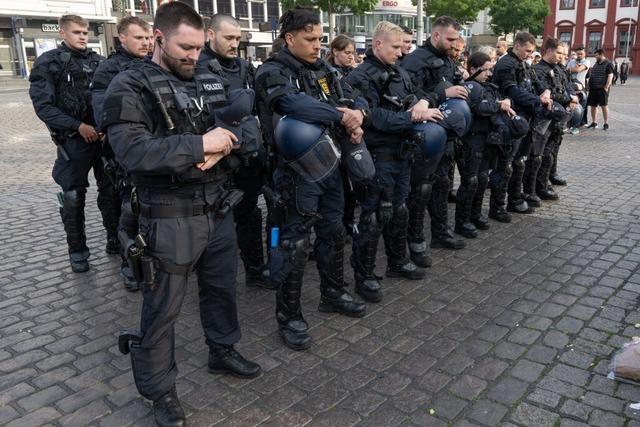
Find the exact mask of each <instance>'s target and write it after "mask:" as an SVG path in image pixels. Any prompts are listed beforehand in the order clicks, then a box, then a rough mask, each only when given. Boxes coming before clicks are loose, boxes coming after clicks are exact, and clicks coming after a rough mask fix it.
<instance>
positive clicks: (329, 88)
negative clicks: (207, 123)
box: [256, 47, 366, 350]
mask: <svg viewBox="0 0 640 427" xmlns="http://www.w3.org/2000/svg"><path fill="white" fill-rule="evenodd" d="M256 88H257V90H258V93H257V95H258V108H259V112H260V121H261V123H262V126H263V127H264V128H265V130H266V132H268V133H270V134H273V130H274V128H275V125H276V124H277V120H278V118H279V117H280V116H284V115H289V116H291V117H292V118H296V119H299V120H301V121H304V122H307V123H317V124H321V125H324V126H326V127H328V128H330V130H331V132H332V133H333V134H334V135H336V134H337V133H339V132H341V131H342V130H343V127H342V125H341V124H340V121H341V120H342V113H340V112H339V111H338V110H336V108H335V107H336V106H338V105H339V100H340V98H341V96H340V94H341V93H342V92H343V90H344V95H346V96H350V95H351V93H350V91H349V88H348V87H347V86H346V85H344V84H343V83H342V82H341V81H340V80H339V79H338V76H337V74H336V71H335V69H333V67H331V66H329V65H328V64H327V63H326V62H324V61H323V60H321V59H319V60H318V61H316V62H315V63H313V64H309V63H306V62H302V61H300V60H299V59H297V58H296V57H295V56H294V55H293V54H292V53H291V52H290V51H289V50H288V49H287V48H286V47H285V48H283V50H281V51H280V52H278V54H276V55H275V56H274V57H272V58H270V59H268V60H267V61H266V62H265V63H264V64H263V65H262V66H261V67H260V68H259V69H258V72H257V74H256ZM364 106H366V103H365V104H364ZM342 132H343V131H342ZM267 140H268V141H273V138H272V137H268V138H267ZM270 149H271V150H275V149H276V147H275V145H274V146H272V147H270ZM273 180H274V186H275V191H276V192H277V193H278V194H279V195H280V196H281V197H282V200H284V204H285V206H284V208H283V210H284V213H283V215H282V217H283V218H282V219H281V220H278V221H275V222H280V224H279V225H280V238H279V243H278V244H277V246H275V245H274V242H271V247H272V249H271V253H270V259H269V270H270V272H271V279H272V280H273V282H274V284H276V285H277V286H278V292H277V297H276V318H277V320H278V327H279V332H280V335H281V337H282V338H283V340H284V342H285V344H286V345H287V346H289V347H291V348H293V349H295V350H302V349H305V348H308V347H309V346H310V345H311V337H310V336H309V335H308V332H307V331H308V325H307V323H306V321H305V320H304V317H303V315H302V310H301V306H300V294H301V288H302V280H303V276H304V267H305V265H306V263H307V259H308V257H309V252H310V250H311V243H310V232H311V227H312V226H313V227H314V228H315V232H316V240H315V243H314V247H313V251H314V253H315V256H316V259H317V264H318V272H319V274H320V292H321V302H320V305H319V307H318V308H319V309H320V310H322V311H337V312H339V313H342V314H345V315H348V316H354V317H360V316H363V315H364V314H365V309H366V307H365V305H364V304H362V303H358V302H356V301H354V300H353V299H352V297H351V295H350V294H349V293H348V292H347V290H346V284H345V282H344V272H343V256H344V244H345V237H346V230H345V228H344V226H343V224H342V215H343V206H344V195H343V184H342V174H341V172H340V170H339V169H338V168H336V169H335V170H334V171H333V172H331V173H330V174H329V175H328V176H326V177H325V178H324V179H322V180H320V181H318V182H311V181H308V180H307V179H305V178H304V177H303V176H302V175H300V174H298V173H297V172H295V171H294V170H293V169H292V168H291V167H290V166H288V165H287V164H286V162H285V159H284V157H282V155H281V154H277V168H276V170H275V172H274V175H273ZM273 209H274V211H275V210H278V211H279V210H280V209H278V208H277V207H276V206H274V207H273ZM274 246H275V247H274Z"/></svg>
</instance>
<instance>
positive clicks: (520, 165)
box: [513, 156, 527, 169]
mask: <svg viewBox="0 0 640 427" xmlns="http://www.w3.org/2000/svg"><path fill="white" fill-rule="evenodd" d="M526 161H527V157H526V156H520V157H516V158H515V160H514V161H513V169H524V166H525V163H526Z"/></svg>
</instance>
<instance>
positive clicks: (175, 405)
mask: <svg viewBox="0 0 640 427" xmlns="http://www.w3.org/2000/svg"><path fill="white" fill-rule="evenodd" d="M153 416H154V417H155V419H156V423H157V424H158V426H160V427H182V426H184V425H186V422H187V420H186V417H185V415H184V410H183V409H182V405H180V400H178V394H177V393H176V389H175V388H174V389H172V390H171V391H170V392H169V393H167V394H165V395H164V396H162V397H161V398H160V399H158V400H154V401H153Z"/></svg>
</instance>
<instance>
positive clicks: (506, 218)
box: [489, 207, 511, 223]
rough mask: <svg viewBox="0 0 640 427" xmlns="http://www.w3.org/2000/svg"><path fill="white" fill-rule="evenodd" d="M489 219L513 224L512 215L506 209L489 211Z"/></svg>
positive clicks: (491, 209)
mask: <svg viewBox="0 0 640 427" xmlns="http://www.w3.org/2000/svg"><path fill="white" fill-rule="evenodd" d="M489 218H491V219H494V220H496V221H498V222H504V223H509V222H511V214H510V213H509V212H507V211H506V210H505V209H504V208H493V207H492V208H490V209H489Z"/></svg>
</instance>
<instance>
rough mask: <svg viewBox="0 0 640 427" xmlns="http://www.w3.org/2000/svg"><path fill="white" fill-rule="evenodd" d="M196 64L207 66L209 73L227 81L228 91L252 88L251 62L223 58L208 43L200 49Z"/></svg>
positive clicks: (252, 70)
mask: <svg viewBox="0 0 640 427" xmlns="http://www.w3.org/2000/svg"><path fill="white" fill-rule="evenodd" d="M198 63H200V64H202V65H207V66H209V67H210V71H212V72H213V73H215V74H220V75H221V76H222V77H224V78H225V79H227V80H228V82H229V89H230V90H233V89H249V88H251V89H252V88H253V87H254V83H255V74H256V70H255V68H254V67H253V65H252V64H251V62H249V61H246V60H244V59H242V58H223V57H222V56H220V55H218V54H217V53H216V52H215V51H213V49H211V47H210V46H209V43H207V44H206V45H205V47H204V49H202V52H201V53H200V58H199V59H198Z"/></svg>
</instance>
